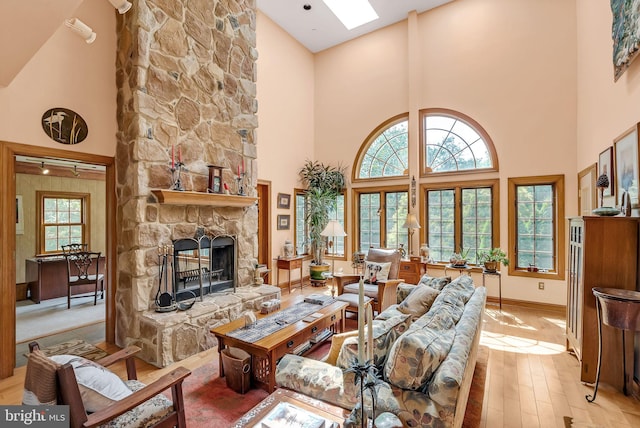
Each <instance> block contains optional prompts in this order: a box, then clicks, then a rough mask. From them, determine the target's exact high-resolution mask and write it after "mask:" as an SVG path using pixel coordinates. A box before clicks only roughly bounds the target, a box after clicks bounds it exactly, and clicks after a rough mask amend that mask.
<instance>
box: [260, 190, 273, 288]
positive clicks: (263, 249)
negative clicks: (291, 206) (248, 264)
mask: <svg viewBox="0 0 640 428" xmlns="http://www.w3.org/2000/svg"><path fill="white" fill-rule="evenodd" d="M257 187H258V188H257V191H258V263H264V264H266V265H267V269H271V181H268V180H260V179H258V186H257ZM270 275H271V272H269V274H267V278H266V280H268V279H270Z"/></svg>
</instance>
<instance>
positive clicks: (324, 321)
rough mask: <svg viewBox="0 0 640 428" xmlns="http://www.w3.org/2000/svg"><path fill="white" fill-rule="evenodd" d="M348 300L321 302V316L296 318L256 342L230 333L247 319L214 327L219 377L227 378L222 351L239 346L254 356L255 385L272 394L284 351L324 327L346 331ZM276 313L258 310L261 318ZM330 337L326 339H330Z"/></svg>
mask: <svg viewBox="0 0 640 428" xmlns="http://www.w3.org/2000/svg"><path fill="white" fill-rule="evenodd" d="M302 301H303V298H300V299H294V300H293V301H292V302H291V303H290V305H295V304H296V303H300V302H302ZM346 308H347V303H345V302H340V301H335V302H333V303H331V304H329V305H327V306H324V307H322V306H320V305H318V310H317V311H316V312H317V313H319V314H321V316H319V317H318V318H315V319H313V320H312V321H310V322H307V321H303V320H300V321H297V322H295V323H292V324H288V325H287V326H286V327H284V328H282V329H280V330H278V331H276V332H275V333H273V334H269V335H267V336H264V337H262V338H260V339H259V340H257V341H255V342H245V341H244V340H241V339H238V338H235V337H232V336H229V333H230V332H232V331H234V330H236V329H238V328H241V327H244V318H239V319H237V320H235V321H231V322H230V323H227V324H224V325H221V326H218V327H215V328H213V329H211V333H213V334H214V335H215V337H216V339H217V340H218V354H219V364H220V377H224V367H223V365H222V350H223V349H224V348H225V347H234V348H240V349H242V350H244V351H246V352H248V353H249V354H251V356H252V373H253V376H252V377H253V382H254V385H255V386H260V387H262V388H263V389H265V390H266V391H267V392H269V393H271V392H273V391H274V390H275V388H276V374H275V367H276V363H277V362H278V360H279V359H280V358H282V356H283V355H285V354H290V353H293V351H294V350H295V349H296V348H298V347H299V346H300V345H302V344H304V343H305V342H307V341H308V340H309V339H310V338H311V337H312V336H314V335H316V334H317V333H320V332H321V331H323V330H324V329H325V328H328V329H330V330H331V331H332V332H334V333H336V332H342V331H344V322H345V313H346V312H345V311H346ZM274 314H277V312H273V313H271V314H267V315H263V314H260V313H256V317H257V318H258V319H260V318H264V317H267V316H274ZM330 337H331V336H329V337H327V338H325V339H324V340H327V339H329V338H330ZM320 343H322V341H320V342H318V343H316V344H315V345H313V347H312V348H311V349H307V350H306V351H305V352H309V351H311V350H312V349H314V348H315V347H316V346H318V345H319V344H320Z"/></svg>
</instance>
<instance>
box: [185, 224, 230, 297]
mask: <svg viewBox="0 0 640 428" xmlns="http://www.w3.org/2000/svg"><path fill="white" fill-rule="evenodd" d="M237 263H238V254H237V251H236V237H235V236H230V235H219V236H214V237H213V238H211V237H208V236H201V237H199V238H186V239H185V238H183V239H177V240H174V241H173V292H174V294H175V296H176V301H178V302H181V301H184V300H187V299H189V298H191V297H192V295H191V293H193V294H194V295H195V296H196V297H200V296H205V295H206V294H212V293H219V292H224V291H236V271H237Z"/></svg>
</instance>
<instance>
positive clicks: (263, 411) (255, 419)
mask: <svg viewBox="0 0 640 428" xmlns="http://www.w3.org/2000/svg"><path fill="white" fill-rule="evenodd" d="M280 403H289V404H292V405H293V406H295V407H297V408H299V409H302V410H303V411H308V412H310V413H312V414H313V415H315V416H319V417H321V418H324V419H325V420H327V421H329V422H333V423H335V425H333V426H334V427H342V424H343V422H344V420H345V419H346V418H347V416H349V413H351V412H350V411H349V410H345V409H343V408H341V407H338V406H334V405H332V404H328V403H325V402H324V401H320V400H316V399H315V398H311V397H309V396H307V395H304V394H300V393H299V392H295V391H291V390H289V389H283V388H280V389H277V390H276V391H275V392H274V393H272V394H271V395H269V396H268V397H267V398H265V399H264V400H262V401H261V402H259V403H258V404H256V406H255V407H254V408H253V409H251V410H249V411H248V412H247V413H246V414H245V415H244V416H242V417H241V418H240V419H238V420H237V421H236V422H235V423H234V424H233V425H232V427H233V428H250V427H262V426H263V425H262V423H261V422H262V420H263V419H264V418H265V417H266V416H267V415H269V412H271V411H272V410H273V409H274V408H275V407H276V406H277V405H278V404H280ZM331 426H332V425H331V424H328V423H325V427H327V428H329V427H331Z"/></svg>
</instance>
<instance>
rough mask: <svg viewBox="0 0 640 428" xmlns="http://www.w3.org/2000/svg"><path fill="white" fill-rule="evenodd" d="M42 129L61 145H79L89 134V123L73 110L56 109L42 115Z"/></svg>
mask: <svg viewBox="0 0 640 428" xmlns="http://www.w3.org/2000/svg"><path fill="white" fill-rule="evenodd" d="M42 129H44V132H45V134H47V135H48V136H49V137H50V138H51V139H52V140H53V141H57V142H58V143H60V144H78V143H81V142H82V141H84V139H85V138H87V135H88V134H89V128H88V127H87V122H85V121H84V119H83V118H82V117H81V116H80V115H79V114H78V113H76V112H74V111H73V110H69V109H67V108H63V107H55V108H52V109H49V110H47V111H46V112H45V113H44V114H43V115H42Z"/></svg>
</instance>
